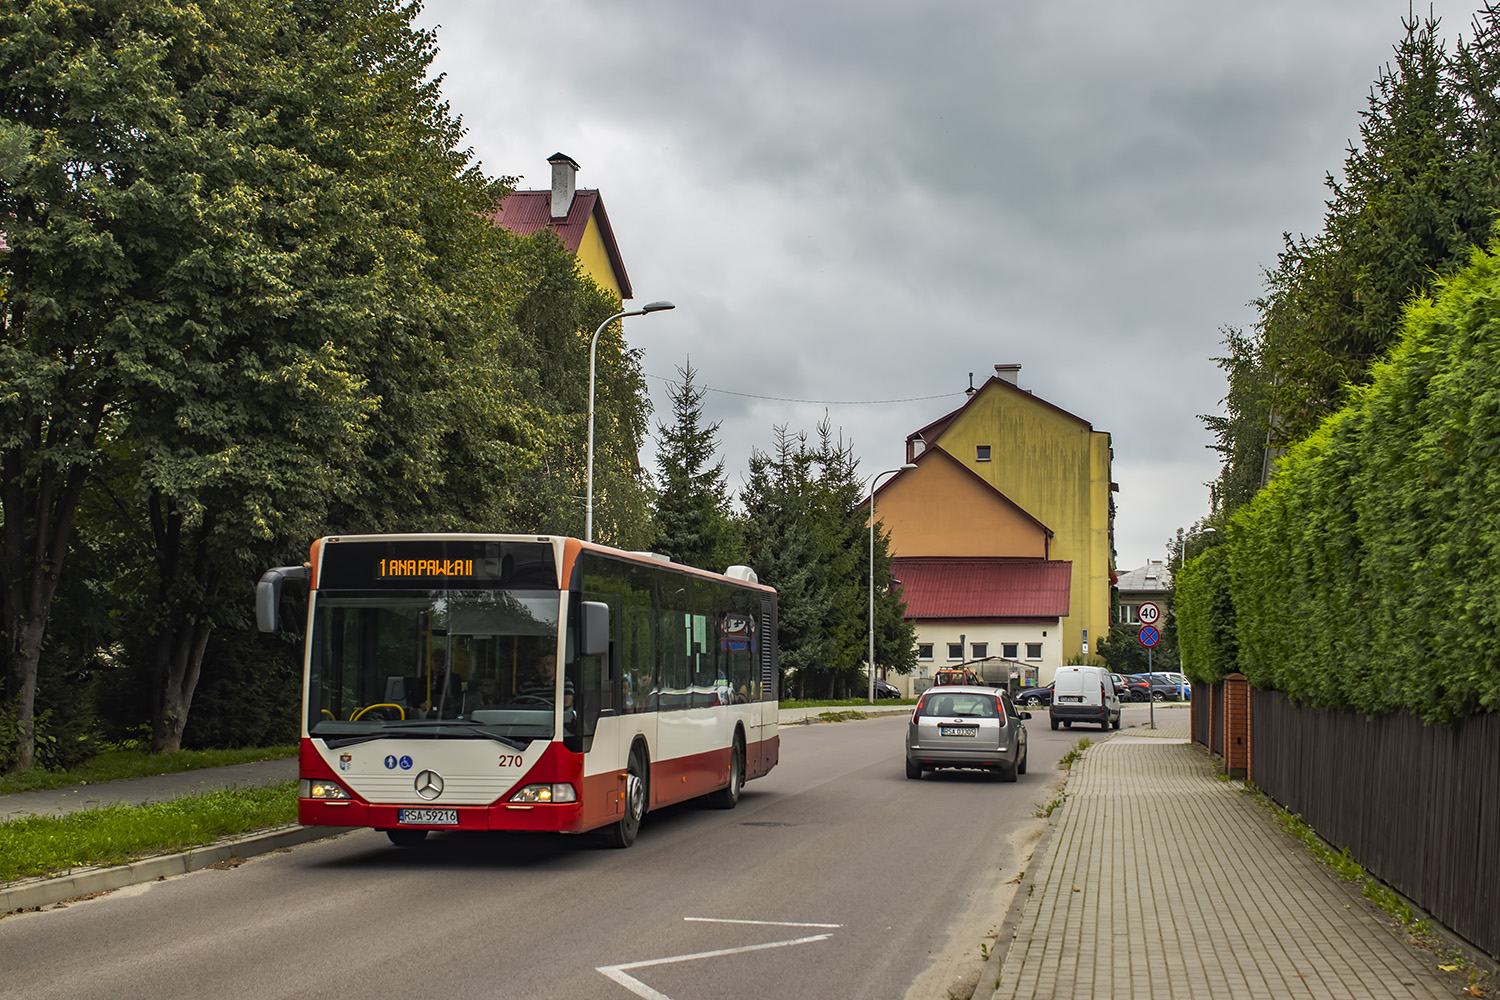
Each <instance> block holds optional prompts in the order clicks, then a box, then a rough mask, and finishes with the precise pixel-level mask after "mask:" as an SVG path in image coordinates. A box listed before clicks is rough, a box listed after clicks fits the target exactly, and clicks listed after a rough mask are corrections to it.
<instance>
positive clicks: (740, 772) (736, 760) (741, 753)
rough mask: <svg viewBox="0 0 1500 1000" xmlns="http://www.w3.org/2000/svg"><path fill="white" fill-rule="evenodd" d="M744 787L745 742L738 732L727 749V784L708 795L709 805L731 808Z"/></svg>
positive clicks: (737, 803)
mask: <svg viewBox="0 0 1500 1000" xmlns="http://www.w3.org/2000/svg"><path fill="white" fill-rule="evenodd" d="M744 787H745V744H744V743H743V742H742V741H741V740H740V737H739V734H738V733H736V734H735V737H734V746H732V747H730V749H729V785H728V787H726V788H721V789H719V790H718V791H717V792H711V793H709V796H708V803H709V805H711V806H713V807H714V808H715V809H733V808H734V807H735V806H737V805H739V802H740V789H741V788H744Z"/></svg>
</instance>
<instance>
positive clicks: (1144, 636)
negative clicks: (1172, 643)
mask: <svg viewBox="0 0 1500 1000" xmlns="http://www.w3.org/2000/svg"><path fill="white" fill-rule="evenodd" d="M1158 642H1161V632H1160V631H1159V630H1158V629H1157V627H1156V626H1155V625H1142V626H1141V645H1142V646H1145V647H1146V648H1147V649H1150V648H1151V647H1152V646H1154V645H1156V644H1157V643H1158Z"/></svg>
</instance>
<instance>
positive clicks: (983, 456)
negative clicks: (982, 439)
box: [974, 444, 990, 462]
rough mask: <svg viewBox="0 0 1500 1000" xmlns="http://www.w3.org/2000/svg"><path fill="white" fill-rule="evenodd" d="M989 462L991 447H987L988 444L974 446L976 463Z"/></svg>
mask: <svg viewBox="0 0 1500 1000" xmlns="http://www.w3.org/2000/svg"><path fill="white" fill-rule="evenodd" d="M989 460H990V446H989V445H987V444H978V445H975V446H974V461H976V462H988V461H989Z"/></svg>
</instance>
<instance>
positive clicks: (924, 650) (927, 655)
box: [917, 642, 932, 660]
mask: <svg viewBox="0 0 1500 1000" xmlns="http://www.w3.org/2000/svg"><path fill="white" fill-rule="evenodd" d="M917 659H919V660H930V659H932V643H930V642H919V643H917Z"/></svg>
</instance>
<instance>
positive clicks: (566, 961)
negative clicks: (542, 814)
mask: <svg viewBox="0 0 1500 1000" xmlns="http://www.w3.org/2000/svg"><path fill="white" fill-rule="evenodd" d="M1135 714H1136V713H1134V712H1132V713H1131V715H1135ZM1139 714H1140V715H1142V716H1143V715H1144V714H1145V713H1144V710H1142V711H1141V712H1140V713H1139ZM1130 721H1134V720H1133V719H1129V718H1128V719H1127V724H1128V723H1129V722H1130ZM905 724H906V722H905V716H895V717H884V718H876V719H869V720H864V721H858V722H846V723H837V724H822V725H810V726H789V727H784V728H783V729H782V753H781V764H780V766H778V767H777V768H776V770H775V771H773V772H772V773H771V774H770V775H769V776H767V777H765V778H762V779H760V780H757V781H753V782H751V783H749V784H748V785H746V787H745V792H744V795H743V796H742V798H741V800H740V804H739V807H738V808H737V809H735V810H732V811H718V810H712V809H707V808H701V807H698V806H695V805H685V806H679V807H675V808H672V809H669V810H665V811H663V812H661V813H654V814H652V815H651V816H649V817H648V818H647V820H646V823H645V825H643V827H642V830H641V835H640V839H639V840H638V841H637V842H636V844H635V846H634V847H632V848H630V849H628V850H624V851H620V850H614V849H611V848H608V847H605V846H603V845H602V843H601V842H599V841H598V840H596V839H595V838H592V837H577V838H563V837H526V836H513V835H505V836H502V835H494V836H482V837H461V836H456V835H447V836H434V837H431V838H429V841H428V843H427V844H426V845H425V846H424V847H422V848H420V849H417V850H400V849H397V848H394V847H392V846H391V845H390V844H389V843H388V842H387V840H386V839H385V837H384V836H382V835H380V834H376V833H373V832H368V831H365V832H358V833H352V834H347V835H344V836H340V837H337V838H333V839H330V840H326V841H320V842H317V843H312V844H307V845H303V846H301V847H297V848H296V849H294V850H289V851H285V852H282V853H276V854H269V855H265V856H263V857H259V858H254V859H251V860H249V861H246V862H244V863H243V864H241V865H239V866H238V867H235V868H228V869H222V870H205V871H201V872H195V873H193V874H189V875H184V876H181V877H177V878H173V879H168V880H166V881H162V882H156V883H148V884H146V885H142V886H137V887H134V888H130V889H123V890H119V891H116V892H113V893H109V894H107V895H104V896H101V897H100V898H98V899H93V900H87V901H82V902H75V903H73V904H71V905H69V906H67V907H65V908H56V909H47V910H43V911H41V912H38V913H26V914H18V915H13V916H11V917H8V918H6V919H5V920H3V921H0V956H4V961H3V963H0V964H3V966H4V972H3V974H0V996H17V997H19V996H25V997H27V998H30V1000H47V998H54V997H55V998H64V997H65V998H68V1000H90V998H109V1000H121V998H132V997H141V998H146V997H149V998H152V1000H176V998H194V1000H197V998H202V997H215V996H233V997H236V998H244V1000H259V998H299V1000H300V998H305V997H310V996H318V995H324V994H326V995H328V996H349V995H355V996H371V997H423V998H441V1000H450V998H451V1000H467V998H476V1000H478V998H485V1000H490V998H510V997H515V998H552V997H557V998H580V997H599V998H619V1000H629V998H630V997H631V996H632V995H634V996H642V997H653V998H662V997H665V998H670V1000H715V998H725V1000H727V998H737V1000H740V998H743V1000H749V998H757V1000H760V998H764V997H767V996H788V997H801V996H826V997H855V996H857V997H861V998H872V1000H874V998H892V1000H898V998H903V997H907V996H908V995H909V993H910V995H911V996H912V997H917V996H922V995H930V996H933V997H941V996H944V995H945V992H946V986H947V983H946V982H945V981H946V980H948V979H951V978H953V976H954V975H955V974H956V972H955V969H956V968H957V966H959V965H964V964H965V963H966V962H967V964H969V965H973V966H975V967H976V968H977V963H978V962H979V960H980V956H979V947H978V944H979V941H980V940H981V939H982V936H983V934H984V933H985V932H986V931H988V932H989V933H993V930H994V929H995V927H996V926H998V923H999V920H1000V919H1001V917H1002V916H1003V912H1004V908H1005V906H1006V905H1007V904H1008V901H1009V898H1010V893H1011V891H1013V890H1011V889H1010V888H1009V887H1008V886H1007V883H1008V882H1010V880H1012V879H1014V878H1015V877H1016V875H1017V874H1018V872H1019V870H1020V867H1022V866H1024V863H1025V855H1026V846H1025V845H1026V843H1027V837H1028V836H1029V837H1031V838H1033V839H1034V837H1035V835H1036V834H1037V833H1039V832H1040V827H1041V825H1042V824H1041V821H1040V820H1038V819H1036V818H1035V816H1034V813H1035V811H1036V810H1037V808H1038V807H1039V806H1041V805H1043V804H1045V803H1046V802H1048V801H1050V800H1051V798H1053V797H1054V796H1055V795H1056V794H1057V789H1058V784H1059V780H1060V775H1061V773H1060V772H1059V771H1057V770H1056V767H1055V764H1056V762H1057V760H1058V758H1059V757H1060V756H1061V755H1062V754H1063V753H1065V752H1066V750H1067V749H1068V748H1069V747H1070V746H1072V745H1073V743H1074V742H1076V740H1077V739H1078V738H1079V737H1080V736H1089V737H1090V738H1097V737H1096V736H1095V734H1094V733H1093V732H1090V731H1087V730H1083V729H1075V730H1073V731H1071V732H1069V731H1059V732H1055V733H1054V732H1051V731H1050V730H1049V729H1048V726H1047V721H1046V712H1045V710H1042V711H1039V712H1036V713H1035V718H1034V719H1033V720H1032V722H1031V723H1030V733H1029V735H1030V738H1031V754H1030V757H1031V766H1030V768H1029V773H1028V774H1027V775H1024V776H1022V777H1021V779H1020V781H1018V782H1017V783H1015V784H1006V783H1002V782H1000V781H998V780H996V779H994V778H991V777H989V776H986V775H980V774H977V773H957V772H944V773H940V774H938V775H929V776H928V777H926V778H925V779H923V780H922V781H911V780H908V779H907V778H906V777H905V774H904V769H903V758H902V737H903V734H904V727H905ZM1100 735H1102V734H1100ZM1018 845H1019V846H1018ZM955 955H958V956H960V958H961V959H962V960H960V961H957V962H956V963H955ZM945 963H946V964H945ZM913 984H918V986H917V987H916V988H915V989H914V988H913ZM653 991H654V992H653Z"/></svg>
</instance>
